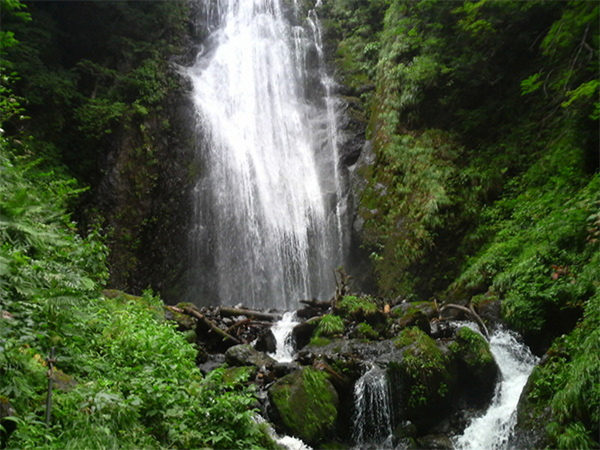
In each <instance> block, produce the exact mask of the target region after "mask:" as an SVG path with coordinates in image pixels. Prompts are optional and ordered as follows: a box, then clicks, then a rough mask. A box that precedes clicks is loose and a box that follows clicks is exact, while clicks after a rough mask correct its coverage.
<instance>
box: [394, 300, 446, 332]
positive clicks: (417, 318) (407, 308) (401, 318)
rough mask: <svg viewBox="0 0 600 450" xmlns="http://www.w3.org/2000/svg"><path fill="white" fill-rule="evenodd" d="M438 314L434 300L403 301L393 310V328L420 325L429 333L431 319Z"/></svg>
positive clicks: (419, 326) (395, 329)
mask: <svg viewBox="0 0 600 450" xmlns="http://www.w3.org/2000/svg"><path fill="white" fill-rule="evenodd" d="M436 315H437V312H436V308H435V305H434V304H433V302H409V303H401V304H400V305H398V306H396V307H394V309H393V310H392V318H393V323H392V325H391V327H392V330H394V331H399V330H401V329H402V328H408V327H418V328H420V329H421V330H423V331H424V332H425V333H427V334H431V326H430V324H429V321H430V320H431V319H433V318H434V317H435V316H436Z"/></svg>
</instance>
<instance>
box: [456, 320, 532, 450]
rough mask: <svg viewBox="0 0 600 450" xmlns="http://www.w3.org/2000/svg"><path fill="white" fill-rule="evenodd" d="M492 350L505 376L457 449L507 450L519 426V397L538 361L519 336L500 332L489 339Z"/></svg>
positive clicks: (460, 438) (468, 427)
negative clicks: (515, 428)
mask: <svg viewBox="0 0 600 450" xmlns="http://www.w3.org/2000/svg"><path fill="white" fill-rule="evenodd" d="M490 350H491V352H492V354H493V355H494V358H495V359H496V362H497V363H498V367H499V368H500V373H501V376H502V379H501V381H500V382H499V384H498V386H496V392H495V393H494V398H493V399H492V403H491V404H490V406H489V408H488V410H487V411H486V412H485V413H484V414H483V415H482V416H481V417H476V418H474V419H473V420H472V421H471V423H470V424H469V425H468V426H467V428H466V429H465V431H464V433H463V434H462V435H461V436H458V437H456V438H455V439H454V444H455V446H456V448H457V449H465V450H466V449H473V450H476V449H477V450H478V449H481V450H484V449H486V450H487V449H504V448H506V446H507V444H508V439H509V437H510V434H511V433H512V431H513V428H514V426H515V424H516V411H517V404H518V402H519V397H520V395H521V392H522V390H523V387H525V383H526V382H527V379H528V378H529V375H530V374H531V371H532V370H533V368H534V366H535V364H536V363H537V358H536V357H535V356H534V355H532V354H531V351H530V350H529V348H528V347H527V346H525V345H524V344H523V343H521V342H520V341H519V340H518V338H517V336H516V334H515V333H513V332H511V331H507V330H503V329H498V330H496V331H495V332H494V333H493V334H492V336H491V338H490Z"/></svg>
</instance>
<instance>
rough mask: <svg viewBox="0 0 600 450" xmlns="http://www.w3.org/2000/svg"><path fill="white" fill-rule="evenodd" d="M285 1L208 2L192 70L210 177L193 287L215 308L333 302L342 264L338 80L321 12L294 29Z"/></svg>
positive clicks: (198, 216) (198, 197)
mask: <svg viewBox="0 0 600 450" xmlns="http://www.w3.org/2000/svg"><path fill="white" fill-rule="evenodd" d="M284 3H286V2H283V1H281V0H214V1H212V2H206V3H204V4H203V6H202V8H203V11H204V17H205V18H206V19H208V20H209V21H210V22H211V23H210V25H211V26H210V27H209V29H211V30H212V33H211V34H210V36H209V37H208V38H207V39H206V40H205V42H204V43H203V47H202V51H201V53H200V54H199V55H198V58H197V61H196V63H195V65H194V66H193V67H191V68H189V69H188V70H187V74H188V75H189V78H190V80H191V81H192V85H193V92H192V98H193V102H194V105H195V108H196V112H197V122H198V130H199V136H200V137H201V140H202V144H201V145H200V146H199V155H200V156H199V159H200V161H201V162H202V168H203V170H204V172H203V173H202V174H201V176H200V177H199V180H198V182H197V184H196V186H195V189H194V195H195V215H194V222H195V225H194V229H193V231H192V253H193V255H192V259H193V260H194V261H195V262H194V269H193V272H194V273H193V274H192V276H191V280H190V283H189V285H190V291H189V292H190V295H194V296H196V297H197V296H203V297H205V301H210V302H211V303H221V304H234V303H238V302H242V303H244V304H245V305H247V306H250V307H254V308H267V307H276V308H278V309H292V308H290V306H295V305H296V302H297V301H298V300H300V299H303V298H312V297H326V296H329V295H330V294H331V293H332V292H333V289H334V278H333V269H334V268H335V267H337V266H338V265H340V264H341V263H342V260H343V244H342V240H343V239H342V219H341V215H342V214H343V210H344V209H345V208H344V206H343V203H344V201H343V199H342V195H341V192H342V188H341V181H340V173H339V163H338V153H337V152H338V149H337V146H338V132H337V124H336V119H335V108H334V101H333V100H332V95H331V85H332V81H331V79H330V78H328V77H327V76H326V75H325V71H324V70H323V69H322V67H323V61H322V44H321V42H320V30H319V25H318V21H317V20H316V15H315V14H314V13H311V16H310V19H307V20H306V23H307V24H308V25H307V26H306V27H302V26H300V25H292V24H291V23H290V21H289V20H288V17H290V16H293V14H294V12H295V11H297V8H293V9H291V10H287V11H286V10H285V7H284ZM296 20H299V19H298V18H296ZM315 54H316V55H317V57H316V58H315V56H314V55H315ZM311 55H312V57H311ZM309 66H313V67H309ZM315 66H316V67H315Z"/></svg>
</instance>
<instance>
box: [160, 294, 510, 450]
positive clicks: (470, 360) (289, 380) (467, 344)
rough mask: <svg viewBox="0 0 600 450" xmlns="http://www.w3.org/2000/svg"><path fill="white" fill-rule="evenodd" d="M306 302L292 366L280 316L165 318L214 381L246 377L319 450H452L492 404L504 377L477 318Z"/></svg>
mask: <svg viewBox="0 0 600 450" xmlns="http://www.w3.org/2000/svg"><path fill="white" fill-rule="evenodd" d="M305 303H306V306H305V307H304V308H303V309H300V310H298V311H297V316H296V317H297V319H296V321H295V322H294V321H289V320H288V323H291V324H294V326H293V328H292V329H291V335H290V337H289V338H288V344H289V345H292V346H293V351H294V353H295V356H294V358H293V360H292V361H291V362H281V361H278V360H276V359H275V358H274V356H276V355H277V354H278V353H276V345H277V343H276V339H275V336H274V335H273V332H272V325H273V323H274V322H275V321H277V320H278V319H279V318H280V317H281V316H280V314H279V313H277V312H260V311H249V310H244V309H242V308H218V307H214V308H200V309H197V308H195V307H193V306H192V305H179V306H178V307H168V308H169V309H168V312H167V314H168V317H169V318H171V319H172V320H176V321H177V323H178V324H179V327H180V329H181V330H182V331H184V332H186V333H188V335H189V339H190V340H193V341H194V342H195V343H196V344H197V346H198V364H199V366H200V368H201V369H202V370H203V371H204V372H209V371H211V370H213V369H215V368H217V367H226V371H231V372H232V373H234V372H235V371H238V370H240V369H239V368H240V367H244V368H246V369H245V370H247V371H249V373H250V378H249V381H248V382H249V383H253V384H255V385H256V386H257V387H258V398H259V401H260V409H261V411H262V415H263V416H264V417H265V418H266V419H267V420H268V421H270V422H271V423H272V424H273V426H274V428H275V429H276V430H277V431H278V432H281V433H284V434H288V435H292V436H295V437H298V438H300V439H302V440H303V441H304V442H305V443H307V444H309V445H312V446H319V447H321V446H324V445H325V446H326V445H329V444H339V445H341V446H343V447H350V446H354V445H357V444H358V445H360V446H361V447H369V446H371V447H373V448H381V447H390V448H396V447H398V446H400V447H404V448H453V447H454V445H455V442H456V439H455V438H454V437H455V436H457V435H459V434H461V433H462V432H463V430H464V429H465V428H466V427H467V425H468V423H469V421H470V419H471V418H473V417H475V416H478V415H482V414H483V412H484V411H485V410H486V408H487V407H488V406H489V405H490V402H491V401H492V399H493V398H494V393H495V389H496V386H497V385H498V380H499V377H500V376H501V375H500V371H499V368H498V365H497V363H496V361H495V359H494V357H493V355H492V352H491V351H490V346H489V343H488V340H487V339H486V337H484V335H485V333H487V329H486V328H485V325H484V324H483V321H481V319H480V317H479V315H478V314H477V313H476V312H475V311H474V310H472V311H471V312H470V313H469V310H468V309H467V308H464V309H462V310H461V309H460V308H452V309H448V308H440V307H439V306H438V305H437V304H436V303H434V302H404V303H399V304H396V305H393V304H391V303H390V302H386V301H384V300H381V299H375V298H372V297H369V296H360V295H340V296H338V297H337V298H336V299H334V300H332V301H331V302H318V301H314V300H313V301H308V302H305ZM236 313H239V314H236ZM474 317H475V318H477V319H478V320H480V321H481V324H480V325H479V327H478V326H477V325H476V324H475V323H474V322H472V321H470V319H473V318H474ZM488 325H492V326H493V324H490V323H488ZM280 339H281V336H280ZM369 371H370V372H369ZM366 374H368V375H369V376H365V375H366ZM373 374H378V375H377V377H375V376H374V375H373ZM371 375H373V376H371ZM378 386H379V387H378ZM386 396H387V397H389V398H385V397H386ZM386 405H388V406H386ZM382 409H383V410H385V411H382ZM388 409H389V411H388ZM381 422H386V423H385V424H383V425H382V424H381ZM380 426H382V427H383V428H382V430H379V431H378V427H380ZM357 430H358V431H357ZM453 438H454V440H453Z"/></svg>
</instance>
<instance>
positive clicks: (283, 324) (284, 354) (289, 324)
mask: <svg viewBox="0 0 600 450" xmlns="http://www.w3.org/2000/svg"><path fill="white" fill-rule="evenodd" d="M298 323H299V322H298V320H297V318H296V313H295V312H286V313H285V314H284V315H283V317H282V318H281V320H279V321H277V322H276V323H275V325H273V327H272V328H271V331H272V332H273V336H275V342H276V344H277V347H276V349H275V353H270V354H269V355H270V356H271V357H272V358H273V359H275V360H276V361H279V362H290V361H292V360H293V359H294V341H293V336H292V330H293V329H294V327H295V326H296V325H298Z"/></svg>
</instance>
